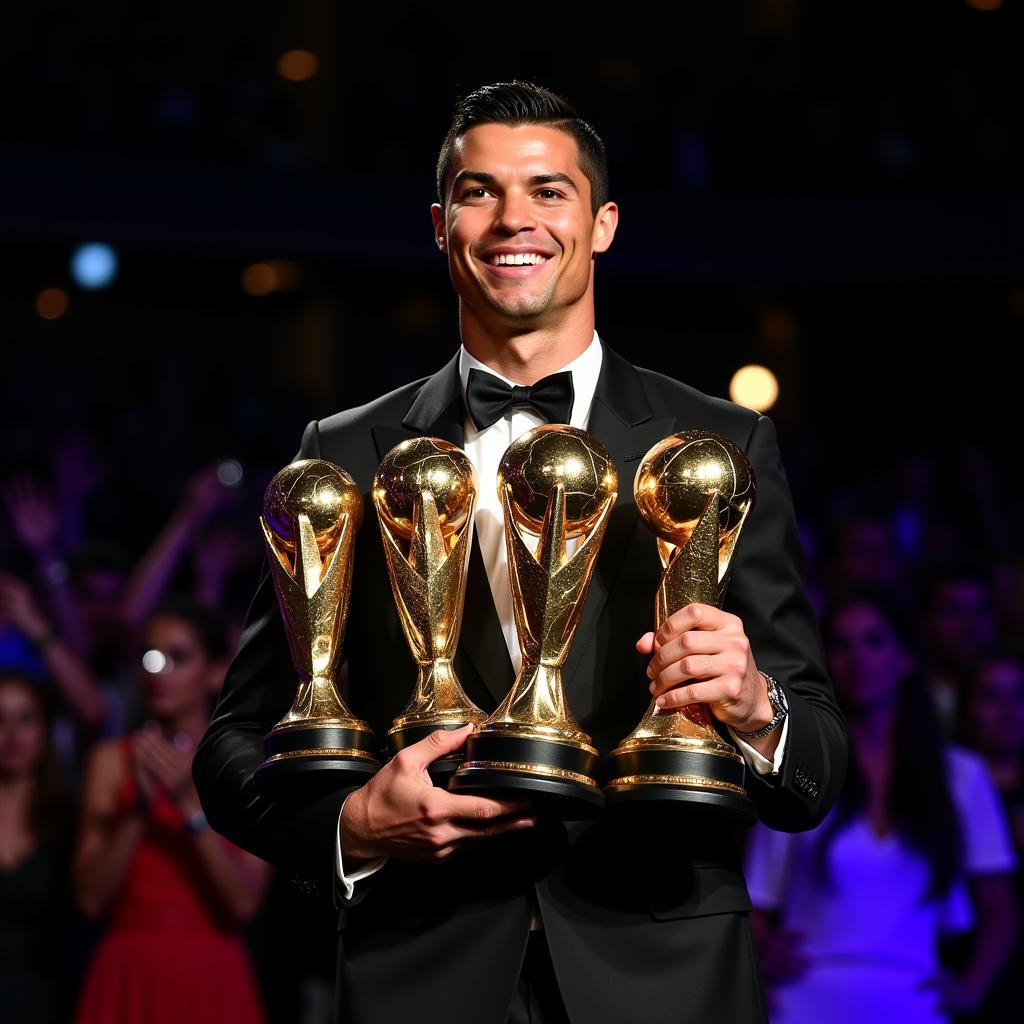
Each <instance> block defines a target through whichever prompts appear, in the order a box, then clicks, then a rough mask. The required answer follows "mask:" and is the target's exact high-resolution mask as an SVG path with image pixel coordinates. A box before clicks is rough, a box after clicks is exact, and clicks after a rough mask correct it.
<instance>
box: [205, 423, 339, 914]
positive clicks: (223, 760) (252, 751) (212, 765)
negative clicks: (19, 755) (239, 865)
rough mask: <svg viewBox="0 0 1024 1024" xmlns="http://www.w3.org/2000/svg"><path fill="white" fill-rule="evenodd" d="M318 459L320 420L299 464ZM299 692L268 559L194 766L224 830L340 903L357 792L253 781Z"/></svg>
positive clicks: (294, 880)
mask: <svg viewBox="0 0 1024 1024" xmlns="http://www.w3.org/2000/svg"><path fill="white" fill-rule="evenodd" d="M319 453H320V446H319V432H318V429H317V422H316V421H315V420H314V421H313V422H311V423H310V424H309V425H308V426H307V427H306V430H305V432H304V433H303V437H302V444H301V446H300V449H299V454H298V455H297V456H296V458H317V457H319ZM257 525H258V524H255V523H254V524H253V526H254V528H257ZM297 685H298V682H297V678H296V674H295V669H294V668H293V666H292V660H291V655H290V653H289V650H288V640H287V637H286V635H285V630H284V624H283V621H282V619H281V613H280V611H279V609H278V605H277V598H276V595H275V593H274V584H273V580H272V578H271V575H270V571H269V566H268V564H267V562H266V560H265V559H264V564H263V568H262V570H261V572H260V580H259V585H258V587H257V589H256V594H255V596H254V597H253V599H252V603H251V604H250V606H249V611H248V613H247V615H246V620H245V626H244V629H243V632H242V638H241V642H240V644H239V647H238V652H237V653H236V654H235V657H234V659H233V660H232V662H231V665H230V667H229V668H228V670H227V674H226V676H225V679H224V685H223V687H222V688H221V692H220V696H219V698H218V700H217V704H216V707H215V709H214V713H213V718H212V720H211V722H210V725H209V727H208V728H207V730H206V734H205V735H204V736H203V739H202V741H201V742H200V744H199V747H198V749H197V750H196V755H195V759H194V760H193V762H192V777H193V779H194V781H195V784H196V789H197V791H198V793H199V798H200V801H201V802H202V805H203V810H204V812H205V813H206V816H207V818H208V820H209V821H210V823H211V824H212V825H213V827H214V828H215V829H216V830H217V831H218V832H220V833H221V834H223V835H225V836H227V837H228V838H229V839H230V840H231V841H232V842H234V843H236V844H237V845H238V846H241V847H242V848H243V849H246V850H249V851H250V852H251V853H254V854H256V855H257V856H259V857H262V858H263V859H264V860H266V861H269V862H270V863H271V864H274V865H275V866H277V867H279V868H280V869H282V871H284V872H285V873H286V876H287V877H288V879H289V882H290V884H291V885H292V886H293V887H294V888H297V889H299V890H301V891H303V892H305V893H307V894H310V895H315V896H319V897H321V898H323V899H326V900H332V898H335V883H336V875H335V847H336V843H335V836H336V834H337V827H338V815H339V813H340V809H341V805H342V802H343V801H344V799H345V797H346V796H347V795H348V794H349V793H350V792H352V791H353V790H354V789H356V788H358V787H357V786H352V785H348V786H344V787H341V788H332V787H324V786H321V788H319V789H317V788H314V787H313V786H310V785H303V787H301V788H300V787H299V786H294V787H290V788H289V789H288V790H287V791H286V792H285V793H283V794H282V795H281V796H280V797H278V796H276V795H272V794H269V793H267V792H265V791H262V790H260V789H258V788H257V787H256V784H255V780H254V775H255V772H256V769H257V768H258V767H259V766H260V764H261V763H262V761H263V760H264V757H265V756H266V755H265V753H264V749H263V737H264V735H265V734H266V733H267V732H269V731H270V729H271V728H272V727H273V726H274V724H275V723H276V722H277V721H279V720H280V719H281V717H282V716H283V715H284V714H285V712H286V711H287V710H288V708H289V707H290V706H291V704H292V701H293V700H294V699H295V691H296V687H297Z"/></svg>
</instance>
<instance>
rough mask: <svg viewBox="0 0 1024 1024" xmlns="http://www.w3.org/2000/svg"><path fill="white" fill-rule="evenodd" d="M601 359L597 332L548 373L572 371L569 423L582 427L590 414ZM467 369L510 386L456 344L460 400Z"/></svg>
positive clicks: (602, 356) (599, 372) (464, 388)
mask: <svg viewBox="0 0 1024 1024" xmlns="http://www.w3.org/2000/svg"><path fill="white" fill-rule="evenodd" d="M603 358H604V353H603V351H602V346H601V339H600V337H599V336H598V333H597V331H596V330H595V331H594V336H593V337H592V338H591V339H590V344H589V345H588V346H587V347H586V348H585V349H584V350H583V351H582V352H581V353H580V354H579V355H578V356H577V357H576V358H575V359H574V360H573V361H572V362H571V363H567V364H566V365H565V366H561V367H559V368H558V369H557V370H553V371H552V373H561V372H562V371H564V370H569V371H570V372H571V373H572V389H573V403H572V416H571V422H572V426H574V427H577V426H578V427H581V428H582V427H585V426H586V422H587V419H588V417H589V416H590V406H591V403H592V402H593V400H594V392H595V391H596V390H597V379H598V377H599V376H600V375H601V362H602V360H603ZM470 370H483V371H484V372H485V373H490V374H493V375H494V376H495V377H497V378H498V379H499V380H501V381H504V382H505V383H506V384H508V385H509V386H510V387H511V386H513V385H514V384H515V381H511V380H509V379H508V378H507V377H504V376H502V375H501V374H500V373H498V371H497V370H495V369H493V368H492V367H490V366H488V365H487V364H486V363H482V362H480V360H479V359H477V358H476V357H475V356H472V355H470V354H469V352H467V351H466V347H465V345H462V346H460V347H459V379H460V380H461V382H462V399H463V402H465V399H466V383H467V381H468V380H469V371H470Z"/></svg>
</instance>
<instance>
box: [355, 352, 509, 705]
mask: <svg viewBox="0 0 1024 1024" xmlns="http://www.w3.org/2000/svg"><path fill="white" fill-rule="evenodd" d="M463 421H464V412H463V405H462V384H461V382H460V380H459V357H458V355H456V356H455V358H454V359H452V360H451V361H450V362H449V363H448V364H447V365H446V366H445V367H444V368H443V369H441V370H439V371H438V372H437V373H436V374H434V376H433V377H431V378H430V379H429V380H428V381H427V382H426V383H425V384H424V385H423V387H422V388H421V389H420V392H419V394H418V395H417V396H416V399H415V400H414V401H413V404H412V405H411V406H410V408H409V411H408V413H406V415H405V419H404V420H403V421H402V426H401V427H400V428H397V429H396V428H394V427H387V426H376V427H374V428H373V438H374V443H375V444H376V445H377V453H378V455H379V456H380V457H381V458H383V457H384V455H386V454H387V452H388V451H390V450H391V448H392V447H393V446H394V445H396V444H398V442H399V441H402V440H405V438H407V437H415V436H417V435H426V436H430V437H442V438H444V439H445V440H446V441H451V443H452V444H455V445H458V446H459V447H460V448H462V447H463V446H464V445H465V443H466V437H465V429H464V422H463ZM477 486H478V487H480V486H484V484H483V483H482V482H481V481H479V480H478V481H477ZM491 486H493V482H492V484H491ZM459 649H460V651H461V652H462V654H464V655H465V656H466V657H467V658H468V659H469V661H470V662H471V663H472V667H473V669H474V670H475V671H476V674H477V675H478V676H479V677H480V680H481V682H482V683H483V685H484V686H485V687H486V689H487V691H488V693H489V694H490V695H491V697H493V698H494V702H495V706H497V704H500V703H501V701H502V700H504V699H505V694H507V693H508V691H509V690H510V689H511V688H512V683H513V681H514V679H515V673H514V672H513V671H512V661H511V659H510V658H509V656H508V646H507V645H506V643H505V636H504V634H503V633H502V631H501V623H500V622H499V621H498V613H497V611H496V610H495V608H494V599H493V598H492V597H491V585H490V583H489V582H488V579H487V570H486V569H485V568H484V562H483V557H482V556H481V554H480V545H479V544H478V543H477V539H476V533H475V532H474V534H473V544H472V547H471V549H470V555H469V568H468V571H467V573H466V600H465V604H464V606H463V612H462V631H461V633H460V635H459ZM463 684H464V685H467V686H468V685H469V680H467V679H463Z"/></svg>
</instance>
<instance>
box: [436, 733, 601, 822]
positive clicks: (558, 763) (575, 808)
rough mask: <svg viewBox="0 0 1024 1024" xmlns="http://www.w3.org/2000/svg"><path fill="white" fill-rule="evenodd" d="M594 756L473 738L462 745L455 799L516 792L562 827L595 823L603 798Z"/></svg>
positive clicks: (497, 736) (547, 745) (553, 745)
mask: <svg viewBox="0 0 1024 1024" xmlns="http://www.w3.org/2000/svg"><path fill="white" fill-rule="evenodd" d="M596 766H597V755H596V754H595V753H593V752H592V751H590V750H587V749H586V748H583V747H574V746H570V745H569V744H567V743H557V742H553V741H552V740H547V739H542V738H539V737H537V738H534V737H524V736H509V735H507V734H504V733H499V732H474V733H471V734H470V735H469V737H468V738H467V739H466V759H465V761H463V763H462V764H461V765H460V766H459V769H458V771H457V772H456V773H455V774H454V775H453V776H452V779H451V781H450V782H449V783H448V788H449V790H451V791H452V792H453V793H480V794H485V795H488V796H497V795H501V794H504V795H508V794H509V792H510V791H515V792H520V793H522V794H523V795H524V796H526V795H529V796H531V797H532V798H533V801H534V805H535V807H536V809H537V812H538V814H550V815H551V816H553V817H557V818H561V819H563V820H565V821H574V820H578V819H583V818H595V817H597V815H598V814H599V813H600V812H601V809H602V808H603V807H604V795H603V794H602V793H601V790H600V789H598V787H597V784H596V782H595V781H594V769H595V768H596Z"/></svg>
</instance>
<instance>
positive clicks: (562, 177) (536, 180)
mask: <svg viewBox="0 0 1024 1024" xmlns="http://www.w3.org/2000/svg"><path fill="white" fill-rule="evenodd" d="M527 184H528V185H553V184H562V185H568V186H569V188H571V189H572V190H573V192H576V193H579V189H578V188H577V187H576V182H575V181H573V180H572V178H570V177H569V175H568V174H563V173H562V171H552V172H551V174H535V175H534V176H533V177H532V178H531V179H530V180H529V181H528V182H527Z"/></svg>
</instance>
